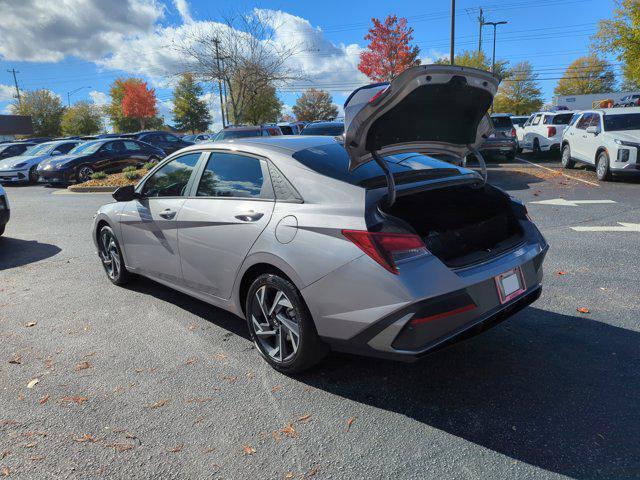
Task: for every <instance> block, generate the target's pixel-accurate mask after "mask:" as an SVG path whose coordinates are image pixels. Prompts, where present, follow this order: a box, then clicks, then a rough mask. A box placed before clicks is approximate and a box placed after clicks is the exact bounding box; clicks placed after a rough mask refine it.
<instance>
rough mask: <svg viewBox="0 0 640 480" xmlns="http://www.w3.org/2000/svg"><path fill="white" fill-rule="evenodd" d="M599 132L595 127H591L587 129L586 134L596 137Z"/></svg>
mask: <svg viewBox="0 0 640 480" xmlns="http://www.w3.org/2000/svg"><path fill="white" fill-rule="evenodd" d="M598 132H599V129H598V127H595V126H593V125H592V126H591V127H587V133H593V134H594V135H597V134H598Z"/></svg>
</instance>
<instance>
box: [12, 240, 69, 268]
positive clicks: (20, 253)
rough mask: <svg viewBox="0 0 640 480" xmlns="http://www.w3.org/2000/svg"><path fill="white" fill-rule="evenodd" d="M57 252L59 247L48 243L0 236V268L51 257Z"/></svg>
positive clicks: (20, 265) (26, 263)
mask: <svg viewBox="0 0 640 480" xmlns="http://www.w3.org/2000/svg"><path fill="white" fill-rule="evenodd" d="M59 252H60V248H59V247H58V246H56V245H52V244H50V243H41V242H38V241H37V240H21V239H18V238H11V237H7V236H2V237H0V270H6V269H9V268H16V267H22V266H24V265H28V264H30V263H33V262H38V261H40V260H44V259H47V258H49V257H53V256H54V255H57V254H58V253H59Z"/></svg>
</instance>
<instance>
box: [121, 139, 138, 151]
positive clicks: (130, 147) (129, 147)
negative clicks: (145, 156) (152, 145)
mask: <svg viewBox="0 0 640 480" xmlns="http://www.w3.org/2000/svg"><path fill="white" fill-rule="evenodd" d="M124 146H125V148H126V149H127V150H128V151H130V152H137V151H138V150H142V148H141V147H140V145H139V144H137V143H136V142H132V141H131V140H129V141H127V142H124Z"/></svg>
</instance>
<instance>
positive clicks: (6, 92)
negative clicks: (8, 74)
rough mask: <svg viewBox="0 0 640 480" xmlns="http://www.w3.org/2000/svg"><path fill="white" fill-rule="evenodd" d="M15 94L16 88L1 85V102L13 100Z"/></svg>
mask: <svg viewBox="0 0 640 480" xmlns="http://www.w3.org/2000/svg"><path fill="white" fill-rule="evenodd" d="M15 94H16V89H15V87H12V86H11V85H3V84H1V83H0V102H4V101H6V100H13V98H14V95H15Z"/></svg>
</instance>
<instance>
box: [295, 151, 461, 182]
mask: <svg viewBox="0 0 640 480" xmlns="http://www.w3.org/2000/svg"><path fill="white" fill-rule="evenodd" d="M292 156H293V158H295V159H296V160H297V161H299V162H300V163H302V164H303V165H305V166H306V167H308V168H310V169H312V170H315V171H316V172H318V173H320V174H322V175H325V176H327V177H331V178H335V179H336V180H340V181H343V182H346V183H350V184H352V185H359V186H361V187H365V188H378V187H383V186H385V185H386V180H385V177H384V175H383V173H382V170H381V169H380V167H379V166H378V164H376V163H375V162H373V161H372V162H368V163H364V164H362V165H360V166H359V167H358V168H356V169H355V170H354V171H352V172H349V155H348V154H347V151H346V150H345V149H344V147H343V146H342V144H340V143H337V142H336V143H328V144H326V145H320V146H317V147H313V148H307V149H305V150H300V151H298V152H296V153H294V154H293V155H292ZM384 158H385V160H386V161H387V165H388V166H389V170H391V172H393V176H394V178H395V180H396V183H398V184H401V183H410V182H416V181H421V180H427V179H434V178H442V177H450V176H456V175H460V171H459V170H458V169H457V168H455V167H454V166H453V165H450V164H448V163H445V162H441V161H438V160H436V159H434V158H432V157H428V156H426V155H422V154H419V153H403V154H399V155H389V156H387V157H384Z"/></svg>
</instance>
